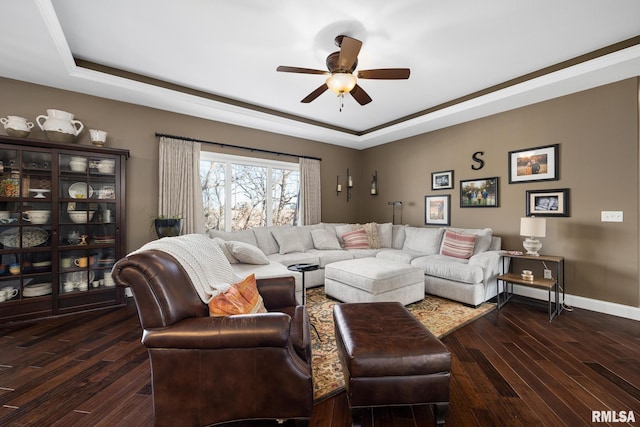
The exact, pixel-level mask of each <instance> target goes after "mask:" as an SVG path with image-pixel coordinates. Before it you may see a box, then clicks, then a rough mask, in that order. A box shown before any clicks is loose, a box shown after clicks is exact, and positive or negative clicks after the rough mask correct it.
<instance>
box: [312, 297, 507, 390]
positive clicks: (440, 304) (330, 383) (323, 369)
mask: <svg viewBox="0 0 640 427" xmlns="http://www.w3.org/2000/svg"><path fill="white" fill-rule="evenodd" d="M338 303H339V301H337V300H335V299H333V298H331V297H327V296H326V295H325V293H324V287H322V286H320V287H316V288H310V289H308V290H307V295H306V305H307V311H308V312H309V317H310V318H311V324H312V325H313V326H315V329H316V330H317V331H318V333H317V334H316V332H315V331H314V330H313V328H312V330H311V337H312V340H311V349H312V354H313V361H312V366H313V383H314V384H313V387H314V390H313V398H314V400H315V401H316V402H318V401H321V400H324V399H326V398H328V397H331V396H333V395H335V394H336V393H338V392H340V391H342V389H343V388H344V378H343V376H342V368H341V366H340V361H339V359H338V353H337V350H336V344H335V337H334V332H333V306H334V305H335V304H338ZM495 308H496V306H495V304H490V303H485V304H482V305H481V306H480V307H478V308H471V307H467V306H464V305H462V304H460V303H457V302H454V301H450V300H446V299H443V298H438V297H434V296H431V295H428V296H427V297H426V298H425V299H423V300H422V301H420V302H417V303H413V304H409V305H408V306H407V309H408V310H409V311H410V312H411V313H412V314H413V315H414V316H415V317H416V318H417V319H418V320H420V321H421V322H422V324H424V325H425V326H426V327H427V328H428V329H429V330H430V331H431V332H432V333H433V334H434V335H436V336H437V337H439V338H442V337H443V336H445V335H447V334H449V333H451V332H453V331H454V330H456V329H458V328H460V327H461V326H464V325H466V324H467V323H469V322H471V321H473V320H475V319H478V318H479V317H482V316H484V315H485V314H487V313H489V312H490V311H492V310H493V309H495Z"/></svg>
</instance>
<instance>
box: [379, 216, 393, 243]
mask: <svg viewBox="0 0 640 427" xmlns="http://www.w3.org/2000/svg"><path fill="white" fill-rule="evenodd" d="M377 227H378V240H379V241H380V247H381V248H390V247H391V242H393V224H391V223H390V222H387V223H386V224H377Z"/></svg>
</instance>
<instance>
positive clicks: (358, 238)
mask: <svg viewBox="0 0 640 427" xmlns="http://www.w3.org/2000/svg"><path fill="white" fill-rule="evenodd" d="M342 240H344V248H345V249H369V239H368V238H367V232H366V231H364V229H362V228H360V229H358V230H354V231H349V232H347V233H344V234H343V235H342Z"/></svg>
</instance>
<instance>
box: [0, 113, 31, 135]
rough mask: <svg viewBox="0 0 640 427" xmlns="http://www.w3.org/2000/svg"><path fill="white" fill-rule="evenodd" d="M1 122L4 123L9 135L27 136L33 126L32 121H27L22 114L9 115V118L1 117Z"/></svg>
mask: <svg viewBox="0 0 640 427" xmlns="http://www.w3.org/2000/svg"><path fill="white" fill-rule="evenodd" d="M0 123H2V124H3V125H4V129H5V130H6V131H7V134H8V135H11V136H20V137H25V136H27V135H29V133H31V129H32V128H33V126H34V125H33V123H32V122H27V119H25V118H24V117H20V116H7V118H4V117H3V118H1V119H0Z"/></svg>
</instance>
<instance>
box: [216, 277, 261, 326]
mask: <svg viewBox="0 0 640 427" xmlns="http://www.w3.org/2000/svg"><path fill="white" fill-rule="evenodd" d="M266 312H267V309H266V308H265V307H264V302H263V301H262V296H260V294H259V293H258V285H257V284H256V276H255V274H252V275H250V276H247V277H246V278H245V279H244V280H242V281H241V282H238V283H235V284H234V285H232V286H231V287H230V288H229V289H228V290H227V291H225V292H223V293H221V294H218V295H217V296H215V297H213V298H211V301H209V316H211V317H219V316H230V315H233V314H250V313H266Z"/></svg>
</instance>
